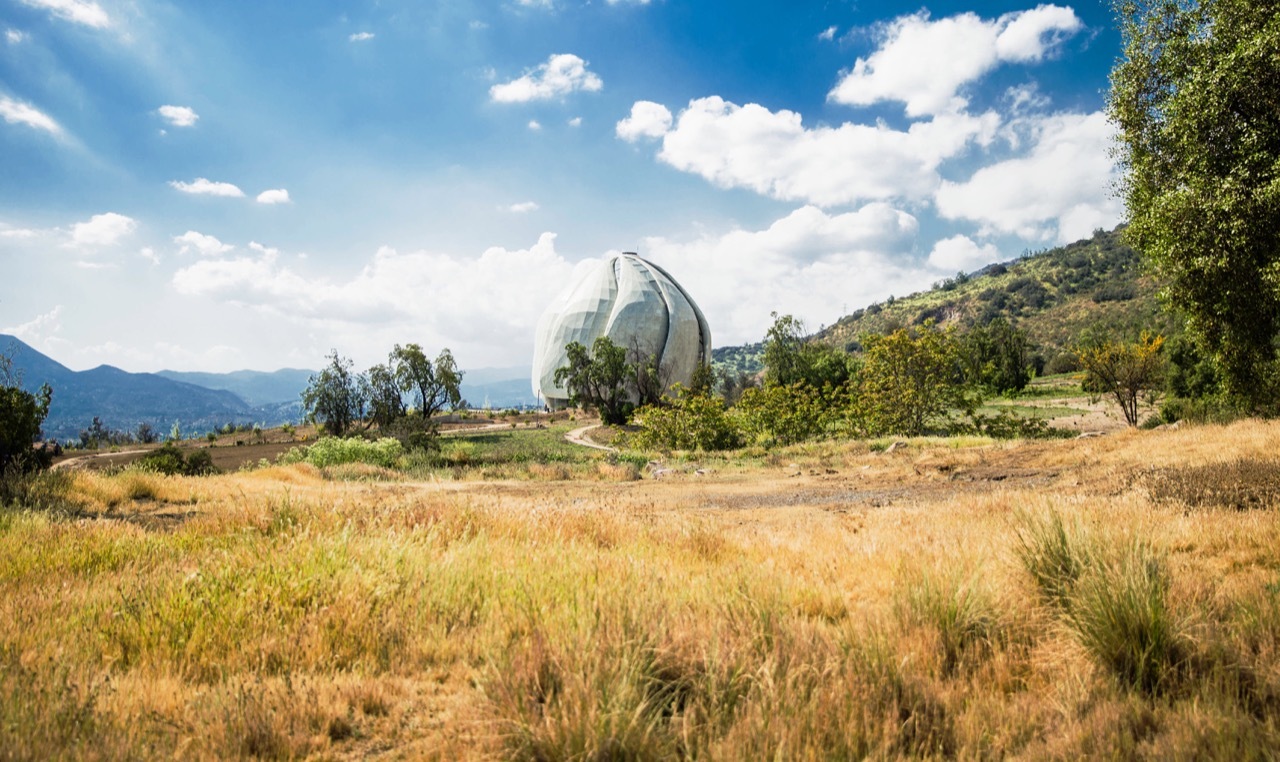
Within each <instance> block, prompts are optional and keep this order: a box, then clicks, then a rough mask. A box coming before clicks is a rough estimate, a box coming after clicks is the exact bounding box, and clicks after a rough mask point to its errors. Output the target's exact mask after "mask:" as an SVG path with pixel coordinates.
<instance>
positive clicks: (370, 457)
mask: <svg viewBox="0 0 1280 762" xmlns="http://www.w3.org/2000/svg"><path fill="white" fill-rule="evenodd" d="M402 455H404V446H403V445H401V444H400V441H399V440H398V439H392V438H391V437H383V438H381V439H378V440H376V441H372V442H371V441H369V440H367V439H361V438H360V437H345V438H344V437H321V438H320V439H318V440H317V441H316V443H315V444H313V445H311V446H309V447H295V448H293V449H292V450H290V451H289V452H287V453H285V454H284V455H283V456H281V458H280V462H281V463H310V464H311V465H313V466H315V467H316V468H325V467H327V466H336V465H340V464H343V463H367V464H369V465H371V466H381V467H383V468H394V467H395V466H396V465H397V464H398V463H399V461H400V457H401V456H402Z"/></svg>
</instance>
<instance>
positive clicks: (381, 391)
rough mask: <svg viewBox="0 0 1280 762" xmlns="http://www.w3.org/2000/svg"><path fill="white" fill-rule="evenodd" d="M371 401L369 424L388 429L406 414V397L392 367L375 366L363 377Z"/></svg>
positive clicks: (367, 396)
mask: <svg viewBox="0 0 1280 762" xmlns="http://www.w3.org/2000/svg"><path fill="white" fill-rule="evenodd" d="M361 381H362V383H363V384H364V394H365V397H366V398H368V400H369V422H370V423H373V424H375V425H376V426H378V428H379V429H386V428H388V427H390V426H391V425H393V424H394V423H395V422H396V421H397V420H399V419H400V418H402V417H403V416H404V414H405V407H404V395H403V394H402V393H401V390H400V382H399V381H398V380H397V379H396V374H395V371H394V370H393V369H392V367H391V366H390V365H375V366H373V367H372V368H369V370H368V372H366V373H365V374H364V375H363V376H362V377H361Z"/></svg>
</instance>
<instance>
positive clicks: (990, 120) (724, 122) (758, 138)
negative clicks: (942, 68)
mask: <svg viewBox="0 0 1280 762" xmlns="http://www.w3.org/2000/svg"><path fill="white" fill-rule="evenodd" d="M999 121H1000V120H999V117H998V116H997V115H996V114H995V113H987V114H983V115H982V116H977V117H975V116H969V115H966V114H946V115H939V116H937V117H935V118H933V119H931V120H929V121H927V122H917V123H915V124H912V125H911V126H910V127H909V128H908V129H907V130H906V131H900V130H895V129H892V128H890V127H887V126H885V125H882V124H877V125H875V126H870V125H859V124H849V123H846V124H843V125H841V126H839V127H826V126H822V127H817V128H813V129H806V128H805V127H804V126H803V124H802V123H801V117H800V115H799V114H797V113H795V112H793V111H778V112H773V111H769V110H768V109H766V108H765V107H763V106H760V105H758V104H754V103H751V104H747V105H746V106H738V105H735V104H733V103H729V102H727V101H725V100H723V99H721V98H719V97H715V96H713V97H710V98H701V99H698V100H695V101H692V102H691V103H690V104H689V107H688V108H687V109H685V110H684V111H683V112H681V113H680V116H679V118H678V120H677V121H676V125H675V128H674V129H672V130H671V131H669V132H667V134H666V135H665V136H664V137H663V141H662V150H661V152H660V153H659V154H658V158H659V159H660V160H662V161H664V162H666V163H667V164H670V165H671V166H673V167H675V168H677V169H681V170H684V171H686V172H692V173H694V174H698V175H701V176H702V177H704V178H706V179H707V180H709V181H711V182H712V183H714V184H715V185H718V186H720V187H723V188H733V187H738V188H748V189H750V190H753V191H755V192H757V193H761V194H764V195H768V196H772V197H774V198H779V199H784V200H798V201H804V202H807V203H813V204H818V205H820V206H834V205H840V204H853V203H857V202H860V201H874V200H886V199H893V198H908V199H924V198H927V197H929V196H930V195H932V194H933V192H934V190H935V189H936V188H937V186H938V184H939V183H940V182H941V180H940V178H939V176H938V167H939V165H940V164H941V163H942V162H943V161H945V160H946V159H949V158H952V157H955V156H957V155H959V154H961V153H963V152H964V151H965V150H966V149H967V148H968V147H969V146H970V145H971V144H973V143H975V142H976V143H978V144H980V145H986V144H988V143H990V141H991V140H992V139H993V137H994V135H995V131H996V128H997V126H998V125H999Z"/></svg>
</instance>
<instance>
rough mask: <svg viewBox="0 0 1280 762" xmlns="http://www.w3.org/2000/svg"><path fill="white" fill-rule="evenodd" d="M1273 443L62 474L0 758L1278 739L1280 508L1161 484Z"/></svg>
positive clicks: (1068, 755) (14, 538) (834, 751)
mask: <svg viewBox="0 0 1280 762" xmlns="http://www.w3.org/2000/svg"><path fill="white" fill-rule="evenodd" d="M1278 442H1280V426H1278V425H1274V424H1264V423H1258V422H1243V423H1238V424H1235V425H1232V426H1230V427H1225V428H1224V427H1203V428H1185V429H1182V430H1178V431H1157V432H1136V431H1134V432H1124V433H1121V434H1116V435H1112V436H1107V437H1102V438H1096V439H1086V440H1075V441H1068V442H1037V443H1016V442H1015V443H1002V444H998V445H997V444H991V443H984V442H982V441H966V442H963V443H959V444H962V445H963V446H955V445H956V444H957V443H956V442H948V441H945V440H944V441H930V440H918V441H911V442H909V443H908V445H907V446H906V447H905V448H901V447H899V448H895V449H894V451H893V452H873V451H871V450H870V449H869V448H868V447H867V446H866V445H864V444H859V443H849V444H832V443H826V444H821V445H808V446H802V447H797V448H794V449H792V450H788V451H785V452H781V453H766V454H764V455H762V456H760V457H758V458H757V456H755V455H749V456H748V462H749V463H754V464H755V465H747V466H743V465H742V464H737V465H735V464H733V463H729V462H716V463H714V464H712V465H713V467H712V468H710V469H704V471H709V472H708V473H704V474H701V475H699V474H697V473H696V471H694V470H680V471H677V472H676V473H674V474H673V475H671V476H670V477H669V478H667V479H664V480H661V481H655V480H652V479H645V480H640V481H628V480H629V479H634V477H635V475H636V472H635V470H634V469H633V468H630V467H628V466H625V465H624V466H617V467H608V466H607V464H601V465H599V466H594V467H593V469H592V470H591V471H583V470H582V469H576V468H575V469H564V470H561V469H560V468H559V467H557V466H555V465H554V464H551V465H549V466H548V467H546V468H533V466H536V465H537V464H532V465H531V466H530V467H529V476H531V477H532V478H533V479H535V481H529V480H527V478H528V477H526V478H525V479H513V480H508V481H500V482H489V483H483V482H480V483H478V482H470V481H468V482H452V481H425V482H416V481H412V476H409V477H405V476H404V475H399V476H397V475H396V474H394V473H384V472H382V471H381V470H376V471H375V470H368V469H347V470H345V471H339V472H332V471H321V470H319V469H316V468H314V467H310V466H306V465H296V466H290V467H273V468H270V469H263V470H260V471H256V472H251V473H244V474H234V475H225V476H217V477H208V478H184V477H161V476H155V475H151V474H132V473H129V472H126V473H122V474H117V475H103V474H91V473H76V474H73V475H70V476H64V477H59V478H61V479H64V480H65V483H64V484H62V485H61V488H60V489H59V490H55V491H54V492H56V494H53V493H50V494H46V493H42V492H40V491H39V490H36V489H33V491H32V494H37V493H39V494H41V495H42V497H41V500H40V503H39V504H40V505H41V506H42V507H41V508H40V509H39V510H22V509H9V510H5V511H3V512H0V758H3V759H47V758H59V757H61V758H85V759H133V758H140V757H167V758H175V757H176V758H183V759H201V758H203V759H225V758H244V757H251V758H267V759H282V758H300V757H313V758H324V759H341V758H351V759H355V758H361V759H363V758H380V757H386V758H439V759H458V758H495V759H498V758H514V759H529V760H555V759H564V760H569V759H669V758H698V759H726V760H737V759H764V758H771V759H814V758H824V759H847V758H863V757H873V758H886V757H889V758H896V757H942V756H958V757H964V758H973V757H1003V756H1018V757H1027V758H1050V759H1076V758H1080V757H1084V756H1103V757H1146V758H1152V759H1156V758H1159V759H1164V758H1192V757H1210V758H1227V759H1248V758H1258V759H1263V758H1269V757H1270V756H1272V755H1273V754H1274V751H1273V750H1274V749H1275V748H1277V746H1278V744H1280V727H1278V725H1277V723H1278V722H1280V522H1277V514H1276V512H1275V509H1274V507H1273V506H1272V504H1271V502H1270V501H1259V502H1252V503H1249V504H1248V506H1240V505H1236V504H1235V503H1230V504H1229V505H1230V506H1231V508H1232V509H1229V510H1224V509H1223V508H1222V507H1220V505H1219V502H1220V501H1195V500H1192V499H1190V498H1188V497H1187V496H1186V494H1184V493H1183V492H1178V491H1177V490H1178V489H1180V488H1178V487H1176V486H1173V485H1176V484H1177V483H1178V482H1177V479H1176V477H1178V476H1179V475H1181V474H1183V473H1202V472H1203V473H1204V474H1218V473H1234V472H1232V471H1231V470H1230V469H1232V468H1236V467H1237V466H1235V465H1231V464H1239V463H1255V462H1269V461H1267V457H1268V455H1269V453H1271V452H1274V451H1275V449H1276V445H1277V443H1278ZM1250 468H1252V467H1250ZM1153 469H1155V470H1153ZM1195 469H1200V470H1201V471H1195ZM1224 469H1225V470H1224ZM1240 473H1242V474H1243V473H1247V474H1253V473H1255V471H1253V470H1248V471H1241V472H1240ZM1241 478H1244V477H1241ZM1250 478H1251V477H1250ZM1223 479H1225V480H1227V481H1229V477H1223ZM1200 480H1201V481H1203V477H1200ZM1162 489H1168V490H1172V492H1170V496H1169V497H1166V496H1165V493H1163V492H1161V490H1162ZM46 492H47V491H46ZM55 498H56V499H55ZM1255 505H1256V506H1259V507H1253V506H1255ZM1241 507H1249V508H1250V509H1249V510H1239V508H1241Z"/></svg>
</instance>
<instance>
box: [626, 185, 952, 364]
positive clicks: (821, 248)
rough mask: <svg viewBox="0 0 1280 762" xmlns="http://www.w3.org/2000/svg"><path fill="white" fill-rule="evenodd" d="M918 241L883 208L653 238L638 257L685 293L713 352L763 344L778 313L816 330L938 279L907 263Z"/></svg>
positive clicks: (813, 211) (910, 220)
mask: <svg viewBox="0 0 1280 762" xmlns="http://www.w3.org/2000/svg"><path fill="white" fill-rule="evenodd" d="M917 234H918V223H917V222H916V219H915V218H914V217H912V216H911V215H910V214H907V213H905V212H901V211H898V210H896V209H894V208H892V207H891V206H889V205H887V204H882V203H874V204H869V205H867V206H864V207H863V208H861V209H859V210H858V211H855V212H847V213H844V214H834V215H833V214H829V213H827V212H824V211H822V210H821V209H818V208H817V207H813V206H806V207H802V208H800V209H797V210H795V211H794V212H792V213H791V214H789V215H787V216H786V217H783V218H782V219H779V220H777V221H776V222H774V223H773V224H772V225H770V226H769V227H768V228H766V229H764V230H734V231H730V232H727V233H703V234H701V235H699V236H697V237H696V238H694V239H692V240H684V241H677V240H670V239H667V238H660V237H659V238H649V239H646V240H645V242H644V247H643V248H642V251H641V256H646V257H649V258H652V259H653V261H654V262H656V263H658V264H659V265H662V266H663V267H664V268H666V269H667V270H668V271H669V272H670V273H671V275H672V276H673V277H674V278H676V279H677V280H679V281H680V283H681V285H683V286H684V287H685V288H686V289H688V291H689V293H690V294H691V295H692V296H693V298H694V300H695V301H696V302H697V303H698V306H699V307H700V308H701V309H702V311H703V312H704V313H705V314H706V316H707V320H708V322H709V323H710V324H711V331H712V340H713V343H714V344H715V345H716V346H724V345H730V344H740V343H743V342H751V341H759V340H760V339H761V337H763V335H764V332H765V329H767V328H768V326H769V324H770V317H769V313H770V312H771V311H774V310H776V311H778V312H779V313H783V314H792V315H795V316H796V317H799V318H801V319H802V320H804V321H805V322H806V323H807V324H808V326H809V327H810V328H812V329H817V328H818V326H819V325H821V324H822V323H830V322H832V321H834V320H835V319H836V318H838V317H839V316H841V315H843V314H844V313H845V312H847V311H848V310H849V309H853V308H855V307H857V306H860V305H863V304H866V303H868V302H871V301H874V300H878V299H882V298H884V297H885V296H887V295H888V294H891V293H898V294H903V293H909V292H911V291H915V290H918V289H920V288H923V287H925V286H927V285H928V284H929V283H930V282H932V281H933V280H936V278H937V273H936V272H935V271H933V270H931V269H928V268H925V267H921V266H919V265H913V264H911V262H912V260H911V251H912V249H913V246H914V243H915V239H916V236H917ZM727 273H732V277H727V276H726V274H727Z"/></svg>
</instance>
